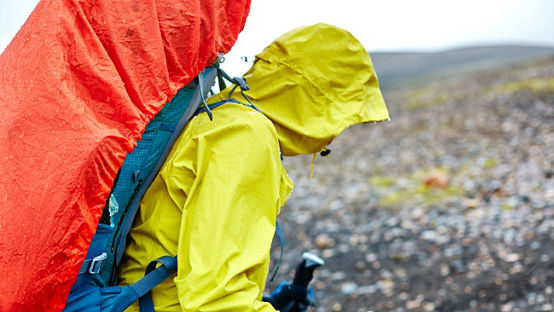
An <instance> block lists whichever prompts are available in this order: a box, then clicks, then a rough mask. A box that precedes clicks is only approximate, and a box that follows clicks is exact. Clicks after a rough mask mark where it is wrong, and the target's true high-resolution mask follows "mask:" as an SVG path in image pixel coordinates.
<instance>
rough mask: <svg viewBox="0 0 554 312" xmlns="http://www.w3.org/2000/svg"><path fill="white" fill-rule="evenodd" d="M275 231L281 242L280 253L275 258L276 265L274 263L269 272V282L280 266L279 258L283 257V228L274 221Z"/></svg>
mask: <svg viewBox="0 0 554 312" xmlns="http://www.w3.org/2000/svg"><path fill="white" fill-rule="evenodd" d="M275 233H277V237H279V242H280V243H281V253H280V254H279V260H277V265H275V269H274V270H273V273H272V274H271V279H270V281H271V282H273V279H274V278H275V276H276V275H277V272H279V268H280V267H281V260H282V259H283V250H284V249H285V234H283V229H282V228H281V225H280V224H279V222H276V224H275Z"/></svg>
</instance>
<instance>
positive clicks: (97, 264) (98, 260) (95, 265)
mask: <svg viewBox="0 0 554 312" xmlns="http://www.w3.org/2000/svg"><path fill="white" fill-rule="evenodd" d="M107 258H108V254H106V253H105V252H103V253H101V254H100V255H99V256H96V257H94V258H92V262H91V263H90V266H89V268H88V272H89V273H90V274H98V273H100V269H101V268H102V262H104V260H106V259H107Z"/></svg>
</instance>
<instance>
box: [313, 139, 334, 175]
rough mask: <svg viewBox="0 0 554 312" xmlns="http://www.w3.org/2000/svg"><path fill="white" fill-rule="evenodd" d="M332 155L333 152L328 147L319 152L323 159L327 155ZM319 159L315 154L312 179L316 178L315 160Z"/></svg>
mask: <svg viewBox="0 0 554 312" xmlns="http://www.w3.org/2000/svg"><path fill="white" fill-rule="evenodd" d="M329 154H331V150H330V149H328V148H327V147H324V148H323V149H322V150H321V152H319V155H321V156H322V157H325V156H327V155H329ZM316 157H317V153H314V158H312V171H311V172H310V179H313V178H314V172H315V158H316Z"/></svg>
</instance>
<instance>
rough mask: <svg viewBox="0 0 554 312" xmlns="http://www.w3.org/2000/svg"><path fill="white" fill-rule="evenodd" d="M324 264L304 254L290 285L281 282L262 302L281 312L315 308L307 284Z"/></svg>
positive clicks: (295, 311)
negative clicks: (268, 303)
mask: <svg viewBox="0 0 554 312" xmlns="http://www.w3.org/2000/svg"><path fill="white" fill-rule="evenodd" d="M323 264H325V262H324V261H323V259H321V258H319V257H318V256H316V255H314V254H312V253H309V252H305V253H303V254H302V261H301V262H300V263H299V264H298V266H297V267H296V271H295V274H294V279H293V280H292V283H290V282H283V283H281V284H280V285H279V287H278V288H277V289H276V290H275V291H274V292H272V293H271V294H270V295H269V296H264V298H263V300H264V301H267V302H270V303H271V304H272V305H273V307H274V308H276V309H278V310H279V311H281V312H304V311H306V310H307V309H308V307H309V306H315V296H314V292H313V290H312V289H311V288H308V284H310V281H311V280H312V278H313V276H314V271H315V269H317V268H318V267H320V266H322V265H323Z"/></svg>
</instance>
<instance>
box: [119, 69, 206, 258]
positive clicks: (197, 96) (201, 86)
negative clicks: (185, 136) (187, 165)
mask: <svg viewBox="0 0 554 312" xmlns="http://www.w3.org/2000/svg"><path fill="white" fill-rule="evenodd" d="M216 75H217V70H216V69H215V68H213V67H209V68H207V69H206V70H204V72H202V73H201V74H200V75H198V78H199V79H198V80H199V81H198V87H197V92H195V93H194V95H193V96H192V98H191V100H190V103H191V105H189V107H187V109H186V111H185V113H184V114H183V116H182V117H181V119H180V120H179V123H178V124H177V126H176V128H175V131H174V132H173V134H172V136H171V137H170V139H169V142H168V144H167V145H166V147H165V149H164V151H163V153H162V154H161V156H160V157H159V159H158V161H157V163H156V165H155V166H154V169H153V170H152V171H151V173H150V175H149V176H148V177H147V178H146V180H145V181H144V182H143V183H142V184H141V186H140V188H139V189H138V191H137V194H136V196H134V201H133V202H132V203H131V206H130V209H129V211H130V212H132V213H133V215H131V216H130V217H129V218H126V219H125V221H124V223H123V224H121V226H120V228H119V231H120V232H121V233H122V234H120V235H119V237H118V238H119V241H118V244H117V248H116V264H119V262H120V261H121V257H122V256H123V250H124V249H125V245H126V239H127V233H129V230H130V229H131V226H132V224H133V220H134V214H135V213H136V211H137V210H138V207H139V205H140V201H141V199H142V196H143V195H144V193H146V191H147V190H148V188H149V187H150V185H151V184H152V182H153V181H154V178H155V177H156V176H157V175H158V172H159V171H160V168H161V167H162V165H163V163H164V162H165V160H166V158H167V155H168V154H169V151H170V150H171V148H172V147H173V144H174V143H175V141H176V140H177V138H178V137H179V135H180V134H181V132H182V131H183V129H184V127H185V126H186V125H187V123H188V122H189V120H190V119H191V118H192V116H193V115H194V112H195V111H196V110H197V109H198V106H199V105H200V104H204V105H205V100H204V99H205V98H206V96H207V94H208V92H209V90H210V87H211V85H212V84H213V82H214V81H215V77H216Z"/></svg>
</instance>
